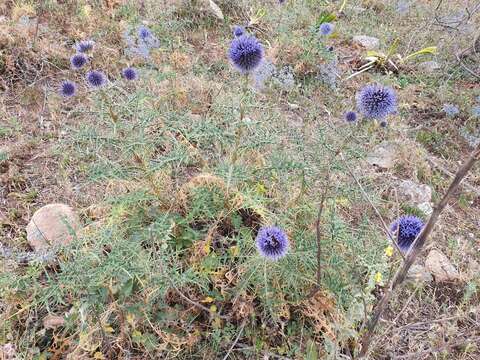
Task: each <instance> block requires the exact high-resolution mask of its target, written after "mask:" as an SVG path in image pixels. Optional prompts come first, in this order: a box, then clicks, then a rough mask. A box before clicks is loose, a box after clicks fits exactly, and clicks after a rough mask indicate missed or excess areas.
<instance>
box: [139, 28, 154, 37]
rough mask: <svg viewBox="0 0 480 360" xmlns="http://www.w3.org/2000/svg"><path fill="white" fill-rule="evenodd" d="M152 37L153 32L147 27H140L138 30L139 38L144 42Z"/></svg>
mask: <svg viewBox="0 0 480 360" xmlns="http://www.w3.org/2000/svg"><path fill="white" fill-rule="evenodd" d="M151 36H152V32H151V31H150V29H149V28H147V27H145V26H140V27H139V28H138V37H139V38H140V39H142V40H146V39H148V38H149V37H151Z"/></svg>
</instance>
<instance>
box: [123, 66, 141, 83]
mask: <svg viewBox="0 0 480 360" xmlns="http://www.w3.org/2000/svg"><path fill="white" fill-rule="evenodd" d="M122 76H123V78H124V79H125V80H128V81H134V80H137V79H138V72H137V70H136V69H135V68H133V67H128V68H126V69H123V70H122Z"/></svg>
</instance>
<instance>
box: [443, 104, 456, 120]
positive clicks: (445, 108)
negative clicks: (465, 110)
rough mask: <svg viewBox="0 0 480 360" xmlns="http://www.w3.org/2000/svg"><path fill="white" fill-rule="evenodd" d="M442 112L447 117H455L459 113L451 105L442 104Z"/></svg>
mask: <svg viewBox="0 0 480 360" xmlns="http://www.w3.org/2000/svg"><path fill="white" fill-rule="evenodd" d="M442 110H443V112H444V113H445V114H447V116H448V117H455V116H456V115H458V113H459V112H460V110H459V109H458V107H457V106H455V105H452V104H443V109H442Z"/></svg>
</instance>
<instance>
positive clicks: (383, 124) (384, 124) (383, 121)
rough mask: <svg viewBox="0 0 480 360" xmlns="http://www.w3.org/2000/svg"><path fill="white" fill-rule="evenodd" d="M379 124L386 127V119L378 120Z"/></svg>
mask: <svg viewBox="0 0 480 360" xmlns="http://www.w3.org/2000/svg"><path fill="white" fill-rule="evenodd" d="M380 126H381V127H383V128H386V127H387V126H388V121H387V120H385V119H383V120H382V121H380Z"/></svg>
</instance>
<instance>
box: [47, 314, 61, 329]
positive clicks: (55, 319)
mask: <svg viewBox="0 0 480 360" xmlns="http://www.w3.org/2000/svg"><path fill="white" fill-rule="evenodd" d="M64 324H65V319H64V318H63V316H58V315H47V316H45V317H44V318H43V327H44V328H46V329H56V328H57V327H60V326H63V325H64Z"/></svg>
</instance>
